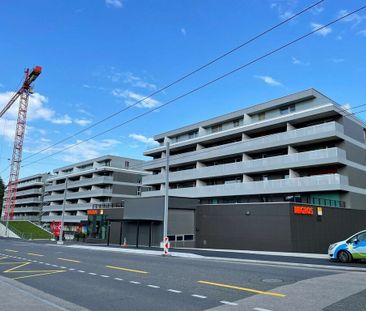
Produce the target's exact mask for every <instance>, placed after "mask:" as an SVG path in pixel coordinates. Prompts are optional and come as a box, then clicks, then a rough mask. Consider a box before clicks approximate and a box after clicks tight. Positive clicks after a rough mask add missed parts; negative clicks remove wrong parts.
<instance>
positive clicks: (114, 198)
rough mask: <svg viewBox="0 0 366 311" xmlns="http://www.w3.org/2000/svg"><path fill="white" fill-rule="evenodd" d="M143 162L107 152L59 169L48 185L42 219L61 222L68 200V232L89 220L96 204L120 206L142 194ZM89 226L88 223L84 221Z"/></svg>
mask: <svg viewBox="0 0 366 311" xmlns="http://www.w3.org/2000/svg"><path fill="white" fill-rule="evenodd" d="M142 164H143V161H141V160H136V159H130V158H124V157H118V156H111V155H106V156H102V157H99V158H96V159H91V160H88V161H83V162H80V163H76V164H73V165H69V166H64V167H61V168H57V169H55V170H54V171H53V174H54V175H53V176H52V177H50V178H49V179H48V180H47V185H46V187H45V196H44V205H43V216H42V222H44V223H49V224H50V223H52V222H53V221H61V215H62V209H63V205H64V203H65V216H64V221H65V231H76V230H77V228H78V227H80V226H81V224H82V223H84V224H85V222H87V220H88V216H87V210H91V209H93V206H95V205H100V204H104V203H106V204H108V205H109V206H113V205H119V206H120V205H121V204H122V202H123V200H124V199H126V198H136V197H139V196H140V192H141V180H142V176H143V175H144V174H146V173H144V172H143V171H142ZM85 225H86V224H85Z"/></svg>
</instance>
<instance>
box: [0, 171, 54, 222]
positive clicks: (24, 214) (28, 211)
mask: <svg viewBox="0 0 366 311" xmlns="http://www.w3.org/2000/svg"><path fill="white" fill-rule="evenodd" d="M49 176H50V174H37V175H33V176H29V177H25V178H22V179H19V181H18V187H17V193H16V201H15V208H14V218H13V219H14V220H29V221H32V222H36V223H39V222H40V221H41V212H42V203H43V195H44V184H45V181H46V180H47V178H48V177H49ZM5 203H6V191H5V194H4V201H3V207H4V208H3V211H2V214H4V212H5ZM2 217H3V215H2Z"/></svg>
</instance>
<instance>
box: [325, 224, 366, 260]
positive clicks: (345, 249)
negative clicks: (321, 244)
mask: <svg viewBox="0 0 366 311" xmlns="http://www.w3.org/2000/svg"><path fill="white" fill-rule="evenodd" d="M328 255H329V256H330V259H334V260H339V261H341V262H350V261H352V260H357V259H366V230H364V231H360V232H358V233H356V234H354V235H352V236H351V237H350V238H348V239H346V240H344V241H340V242H336V243H334V244H331V245H329V248H328Z"/></svg>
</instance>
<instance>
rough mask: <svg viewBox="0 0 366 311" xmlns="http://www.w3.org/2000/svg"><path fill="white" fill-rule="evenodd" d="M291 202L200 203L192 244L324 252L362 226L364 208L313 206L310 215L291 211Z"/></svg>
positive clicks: (230, 247) (365, 220) (215, 246)
mask: <svg viewBox="0 0 366 311" xmlns="http://www.w3.org/2000/svg"><path fill="white" fill-rule="evenodd" d="M293 205H294V204H291V203H271V204H237V205H206V206H204V205H201V206H199V207H198V209H197V214H196V232H197V233H196V236H197V242H196V245H197V247H207V248H223V249H250V250H268V251H270V250H272V251H294V252H314V253H326V252H327V249H328V246H329V244H331V243H333V242H337V241H341V240H344V239H345V238H347V237H348V236H350V235H352V234H353V233H355V232H358V231H360V230H362V229H365V228H366V211H362V210H354V209H352V210H351V209H343V208H330V207H328V208H323V216H321V217H319V216H317V215H316V207H315V206H314V212H315V213H314V215H310V216H309V215H295V214H294V213H293ZM301 205H305V204H301ZM246 211H248V212H249V213H250V215H249V216H246V215H245V212H246Z"/></svg>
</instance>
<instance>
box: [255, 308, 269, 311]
mask: <svg viewBox="0 0 366 311" xmlns="http://www.w3.org/2000/svg"><path fill="white" fill-rule="evenodd" d="M253 310H256V311H272V310H270V309H263V308H254V309H253Z"/></svg>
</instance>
